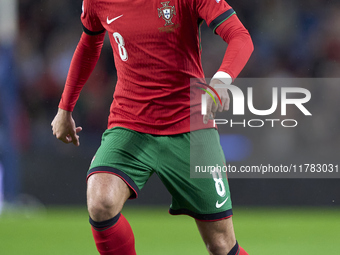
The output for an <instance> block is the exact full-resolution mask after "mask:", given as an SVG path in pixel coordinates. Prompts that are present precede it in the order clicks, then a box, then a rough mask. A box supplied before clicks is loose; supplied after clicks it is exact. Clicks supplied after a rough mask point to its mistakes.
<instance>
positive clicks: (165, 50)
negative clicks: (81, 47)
mask: <svg viewBox="0 0 340 255" xmlns="http://www.w3.org/2000/svg"><path fill="white" fill-rule="evenodd" d="M94 2H95V4H96V10H97V16H98V17H99V20H100V22H101V24H102V26H103V27H104V28H105V29H106V30H107V31H108V34H109V37H110V41H111V45H112V48H113V51H114V55H115V64H116V67H117V69H118V75H120V76H126V75H127V76H134V75H138V76H139V77H140V79H141V80H144V79H148V80H152V79H156V80H158V79H159V77H160V76H162V75H163V76H167V75H164V74H166V73H169V72H170V73H172V75H173V72H174V71H182V72H189V73H190V72H194V73H195V72H197V70H199V69H201V67H200V48H199V36H198V23H197V22H198V16H197V13H196V12H195V11H194V7H193V5H194V4H193V2H194V1H193V0H170V1H164V0H163V1H162V0H134V1H127V0H95V1H94ZM162 72H163V73H162ZM120 78H123V77H120ZM125 78H126V77H125Z"/></svg>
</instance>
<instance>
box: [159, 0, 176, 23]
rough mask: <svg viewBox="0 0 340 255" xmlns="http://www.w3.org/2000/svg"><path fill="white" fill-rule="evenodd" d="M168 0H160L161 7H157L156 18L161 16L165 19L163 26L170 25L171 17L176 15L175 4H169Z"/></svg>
mask: <svg viewBox="0 0 340 255" xmlns="http://www.w3.org/2000/svg"><path fill="white" fill-rule="evenodd" d="M169 3H170V1H167V2H162V3H161V4H162V5H163V7H161V8H158V18H160V17H162V18H163V19H164V20H165V24H164V26H167V25H172V24H174V23H172V21H171V19H172V17H173V16H174V15H176V10H175V6H169Z"/></svg>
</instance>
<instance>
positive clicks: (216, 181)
mask: <svg viewBox="0 0 340 255" xmlns="http://www.w3.org/2000/svg"><path fill="white" fill-rule="evenodd" d="M224 164H225V158H224V154H223V151H222V148H221V145H220V141H219V135H218V132H217V130H216V129H202V130H197V131H193V132H190V133H184V134H177V135H168V136H167V135H151V134H145V133H140V132H137V131H134V130H130V129H126V128H122V127H114V128H112V129H108V130H106V131H105V132H104V134H103V136H102V142H101V145H100V147H99V149H98V151H97V152H96V155H95V156H94V158H93V160H92V162H91V166H90V169H89V171H88V177H89V176H90V175H92V174H95V173H111V174H114V175H116V176H118V177H120V178H121V179H122V180H123V181H125V183H126V184H127V185H128V186H129V187H130V188H131V189H132V190H133V195H132V196H131V197H130V198H137V196H138V192H139V191H140V190H141V189H142V188H143V186H144V185H145V183H146V182H147V180H148V179H149V177H150V176H151V175H152V174H153V173H154V172H155V173H156V174H157V175H158V177H159V178H160V179H161V181H162V182H163V184H164V185H165V186H166V188H167V189H168V191H169V192H170V194H171V195H172V204H171V206H170V210H169V212H170V214H173V215H178V214H187V215H189V216H191V217H193V218H195V219H198V220H202V221H216V220H221V219H225V218H228V217H231V216H232V209H231V208H232V206H231V199H230V191H229V185H228V180H227V178H226V174H225V173H223V172H222V173H221V172H213V173H212V174H210V173H209V174H208V175H207V176H205V177H204V178H190V171H195V167H197V166H201V167H202V166H216V165H219V166H223V165H224ZM196 165H197V166H196ZM201 169H203V168H201Z"/></svg>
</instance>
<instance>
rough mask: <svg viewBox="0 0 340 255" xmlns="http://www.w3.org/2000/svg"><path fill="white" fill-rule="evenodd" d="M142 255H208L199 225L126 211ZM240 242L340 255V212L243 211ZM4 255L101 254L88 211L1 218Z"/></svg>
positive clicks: (268, 252) (152, 210)
mask: <svg viewBox="0 0 340 255" xmlns="http://www.w3.org/2000/svg"><path fill="white" fill-rule="evenodd" d="M123 213H124V215H125V216H126V218H127V219H128V220H129V221H130V224H131V225H132V228H133V230H134V233H135V237H136V249H137V254H138V255H170V254H171V255H182V254H183V255H201V254H202V255H203V254H207V252H206V251H205V247H204V245H203V242H202V241H201V239H200V236H199V234H198V231H197V229H196V226H195V224H194V220H193V219H191V218H190V217H188V216H170V215H169V214H168V213H167V208H163V207H162V208H160V207H129V208H127V209H125V210H124V211H123ZM234 215H235V216H234V225H235V229H236V236H237V239H238V240H239V241H240V244H241V245H242V246H243V247H244V248H245V249H246V250H247V251H248V253H249V254H250V255H257V254H258V255H273V254H275V255H281V254H282V255H283V254H284V255H287V254H288V255H294V254H296V255H301V254H308V255H313V254H315V255H316V254H330V255H333V254H334V255H336V254H340V208H337V209H331V208H267V207H266V208H237V209H234ZM0 254H1V255H19V254H25V255H78V254H79V255H90V254H98V253H97V252H96V249H95V245H94V242H93V240H92V235H91V231H90V226H89V224H88V215H87V212H86V209H85V208H49V209H47V210H46V211H45V212H37V213H32V212H30V213H24V212H11V213H8V212H7V213H4V214H3V215H1V216H0Z"/></svg>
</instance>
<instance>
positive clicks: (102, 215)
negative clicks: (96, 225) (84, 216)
mask: <svg viewBox="0 0 340 255" xmlns="http://www.w3.org/2000/svg"><path fill="white" fill-rule="evenodd" d="M87 207H88V211H89V214H90V217H91V218H92V219H93V220H94V221H104V220H108V219H110V218H112V217H114V216H115V215H117V214H118V213H119V212H120V210H119V209H118V208H117V206H116V205H115V203H114V202H113V201H112V199H111V198H110V197H109V196H101V197H99V198H96V199H94V198H91V199H88V202H87Z"/></svg>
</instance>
